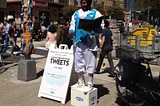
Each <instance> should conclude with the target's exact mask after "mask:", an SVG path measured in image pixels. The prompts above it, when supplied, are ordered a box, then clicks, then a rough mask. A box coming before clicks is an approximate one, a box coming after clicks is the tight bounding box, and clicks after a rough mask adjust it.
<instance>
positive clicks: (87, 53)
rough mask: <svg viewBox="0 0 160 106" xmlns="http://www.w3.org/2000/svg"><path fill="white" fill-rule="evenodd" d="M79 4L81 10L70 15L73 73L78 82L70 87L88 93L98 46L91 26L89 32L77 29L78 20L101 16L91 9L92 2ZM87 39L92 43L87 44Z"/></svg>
mask: <svg viewBox="0 0 160 106" xmlns="http://www.w3.org/2000/svg"><path fill="white" fill-rule="evenodd" d="M80 3H81V8H80V9H79V10H77V11H76V12H75V13H74V14H73V15H72V19H71V23H70V28H69V35H70V36H71V35H73V38H74V64H75V72H76V73H77V74H78V82H77V83H76V84H75V85H73V86H72V87H73V88H76V87H85V88H86V89H85V90H87V91H88V90H91V89H92V88H93V74H94V72H95V71H96V58H97V50H98V46H97V43H96V40H95V39H94V38H95V35H96V34H95V32H94V31H93V29H92V26H91V28H89V29H90V30H84V29H78V25H79V20H80V19H87V20H93V19H96V18H99V17H101V16H102V14H101V13H100V12H99V11H97V10H96V9H94V8H91V3H92V0H81V1H80ZM91 36H92V37H91ZM90 37H91V38H90ZM89 39H92V42H89ZM87 40H88V41H87ZM86 72H87V73H88V83H87V86H85V82H84V73H86Z"/></svg>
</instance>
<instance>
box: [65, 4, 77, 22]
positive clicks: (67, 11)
mask: <svg viewBox="0 0 160 106" xmlns="http://www.w3.org/2000/svg"><path fill="white" fill-rule="evenodd" d="M77 9H78V7H75V6H71V5H69V6H65V7H63V8H62V13H63V16H64V17H65V18H66V19H69V20H70V19H71V16H72V15H73V13H74V12H75V11H76V10H77Z"/></svg>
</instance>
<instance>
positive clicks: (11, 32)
mask: <svg viewBox="0 0 160 106" xmlns="http://www.w3.org/2000/svg"><path fill="white" fill-rule="evenodd" d="M8 36H9V42H10V44H11V45H12V48H11V56H15V54H14V49H15V48H16V28H15V22H11V26H10V27H9V31H8Z"/></svg>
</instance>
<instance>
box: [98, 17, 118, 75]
mask: <svg viewBox="0 0 160 106" xmlns="http://www.w3.org/2000/svg"><path fill="white" fill-rule="evenodd" d="M104 24H105V25H104V29H103V31H102V37H101V44H100V56H99V61H98V65H97V68H96V72H95V73H97V74H98V73H100V69H101V66H102V63H103V60H104V57H105V55H107V59H108V62H109V65H110V72H109V73H110V76H111V77H114V76H115V74H114V64H113V60H112V49H113V44H112V41H113V40H112V31H111V30H110V29H109V28H108V27H109V21H108V20H104Z"/></svg>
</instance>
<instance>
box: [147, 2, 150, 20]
mask: <svg viewBox="0 0 160 106" xmlns="http://www.w3.org/2000/svg"><path fill="white" fill-rule="evenodd" d="M148 3H149V4H148V10H147V12H148V13H147V14H148V16H147V20H148V21H149V19H150V18H149V17H150V0H149V1H148Z"/></svg>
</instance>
